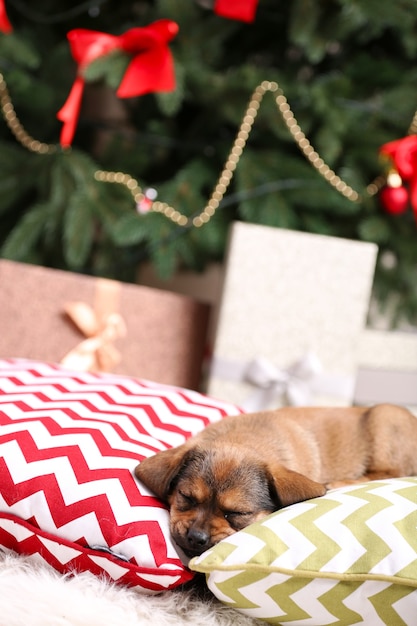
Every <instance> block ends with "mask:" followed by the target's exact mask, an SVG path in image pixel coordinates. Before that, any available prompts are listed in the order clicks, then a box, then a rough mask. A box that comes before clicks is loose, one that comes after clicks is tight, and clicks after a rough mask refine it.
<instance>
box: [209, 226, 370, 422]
mask: <svg viewBox="0 0 417 626" xmlns="http://www.w3.org/2000/svg"><path fill="white" fill-rule="evenodd" d="M376 254H377V247H376V246H375V245H374V244H370V243H362V242H356V241H350V240H346V239H341V238H335V237H328V236H322V235H312V234H307V233H301V232H295V231H289V230H284V229H278V228H270V227H266V226H258V225H252V224H245V223H235V224H234V225H233V227H232V230H231V234H230V238H229V246H228V253H227V261H226V272H225V280H224V285H223V292H222V299H221V303H220V309H219V316H218V325H217V329H216V335H215V340H214V348H213V358H212V363H211V366H210V369H209V372H208V380H207V390H208V393H209V394H211V395H214V396H217V397H220V398H222V399H225V400H226V399H227V400H229V401H232V402H235V403H237V404H240V405H241V406H242V407H243V408H244V409H246V410H259V409H261V408H271V407H275V406H281V405H283V404H315V405H319V404H327V405H329V404H337V405H349V404H351V402H352V400H353V393H354V385H355V375H356V366H357V357H356V353H357V343H358V338H359V336H360V333H361V332H362V330H363V327H364V324H365V321H366V316H367V312H368V307H369V297H370V291H371V286H372V281H373V274H374V269H375V261H376Z"/></svg>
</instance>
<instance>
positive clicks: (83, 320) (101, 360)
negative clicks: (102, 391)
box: [61, 302, 126, 372]
mask: <svg viewBox="0 0 417 626" xmlns="http://www.w3.org/2000/svg"><path fill="white" fill-rule="evenodd" d="M64 310H65V312H66V314H67V315H68V316H69V318H70V319H71V320H72V322H73V323H74V324H75V325H76V326H77V328H78V329H79V330H80V331H81V332H82V333H83V335H85V336H86V337H87V339H84V340H83V341H81V342H80V343H79V344H78V345H77V346H76V347H75V348H73V349H72V350H70V351H69V352H68V353H67V354H66V355H65V356H64V358H63V359H61V364H62V365H65V367H68V368H70V369H74V370H77V371H82V372H94V371H99V372H109V371H111V370H112V369H113V368H114V367H115V366H116V365H117V363H119V362H120V353H119V351H118V350H117V349H116V348H115V347H114V346H113V342H114V341H115V340H116V339H118V338H119V337H124V336H125V335H126V325H125V323H124V320H123V318H122V316H121V315H119V313H110V314H109V315H107V316H105V317H104V319H101V320H100V319H99V318H98V316H97V314H96V313H95V311H94V310H93V309H92V308H91V307H90V306H89V305H88V304H86V303H85V302H69V303H68V304H66V305H65V307H64Z"/></svg>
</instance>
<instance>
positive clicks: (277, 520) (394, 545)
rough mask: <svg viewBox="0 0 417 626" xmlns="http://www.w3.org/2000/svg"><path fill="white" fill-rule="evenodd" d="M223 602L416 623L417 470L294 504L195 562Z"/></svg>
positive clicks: (311, 624) (317, 625) (319, 622)
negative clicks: (416, 475) (415, 474)
mask: <svg viewBox="0 0 417 626" xmlns="http://www.w3.org/2000/svg"><path fill="white" fill-rule="evenodd" d="M190 568H191V569H192V570H195V571H197V572H202V573H204V574H206V578H207V584H208V586H209V587H210V589H211V591H212V592H213V593H214V595H215V596H217V598H218V599H219V600H221V601H222V602H224V603H225V604H227V605H229V606H231V607H233V608H235V609H238V610H239V611H241V612H242V613H245V614H247V615H249V616H251V617H256V618H260V619H263V620H265V621H267V622H270V623H271V624H292V625H294V624H297V626H302V625H303V624H305V625H306V626H307V625H308V626H324V624H332V625H336V624H337V625H346V626H348V625H351V624H363V625H364V626H376V625H383V624H387V625H389V626H393V625H394V624H395V626H404V625H409V626H415V625H416V624H417V621H416V620H417V478H401V479H400V478H396V479H390V480H384V481H375V482H368V483H363V484H361V485H354V486H349V487H344V488H342V489H338V490H334V491H330V492H329V493H327V494H326V495H325V496H323V497H321V498H315V499H313V500H308V501H306V502H300V503H298V504H294V505H292V506H289V507H287V508H285V509H282V510H280V511H277V512H276V513H273V514H272V515H270V516H269V517H267V518H265V519H264V520H262V522H258V523H256V524H252V525H251V526H248V527H247V528H245V529H244V530H241V531H239V532H237V533H235V534H234V535H232V536H231V537H228V538H227V539H224V540H223V541H221V542H220V543H219V544H217V545H216V546H214V548H211V549H210V550H207V551H206V552H205V553H204V554H202V555H201V556H199V557H196V558H194V559H192V560H191V562H190Z"/></svg>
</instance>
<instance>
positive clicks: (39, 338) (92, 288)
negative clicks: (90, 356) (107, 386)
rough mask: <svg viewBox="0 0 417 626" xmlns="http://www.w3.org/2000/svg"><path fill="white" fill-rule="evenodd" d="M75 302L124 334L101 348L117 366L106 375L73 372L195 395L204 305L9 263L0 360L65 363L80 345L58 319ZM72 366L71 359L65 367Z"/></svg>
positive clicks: (0, 290)
mask: <svg viewBox="0 0 417 626" xmlns="http://www.w3.org/2000/svg"><path fill="white" fill-rule="evenodd" d="M74 301H77V302H82V303H83V305H81V308H83V307H84V308H87V309H89V311H90V314H91V315H92V314H93V312H94V313H96V314H98V315H97V319H98V320H100V319H104V317H101V314H105V315H108V314H117V315H116V316H114V315H113V317H114V319H116V321H117V324H116V326H120V327H121V329H122V330H123V327H125V331H126V333H125V335H124V336H118V337H117V338H115V339H114V340H112V341H109V342H107V346H106V350H107V351H108V352H109V354H110V357H113V356H115V355H116V356H118V357H119V362H117V358H116V359H115V363H114V364H113V363H112V365H111V367H101V368H100V367H99V366H98V367H88V368H87V367H85V368H83V367H80V368H78V367H77V368H75V369H92V370H94V369H103V370H111V371H112V372H113V373H116V374H125V375H129V376H135V377H139V378H145V379H147V380H152V381H155V382H158V383H163V384H169V385H176V386H181V387H187V388H190V389H198V387H199V383H200V376H201V365H202V361H203V356H204V351H205V340H206V333H207V326H208V315H209V307H208V306H207V305H206V304H202V303H200V302H197V301H195V300H194V299H192V298H189V297H186V296H182V295H177V294H173V293H170V292H166V291H161V290H158V289H152V288H150V287H143V286H140V285H133V284H126V283H119V282H117V281H113V280H111V281H110V280H106V279H100V278H93V277H91V276H85V275H81V274H75V273H72V272H66V271H62V270H56V269H49V268H44V267H39V266H35V265H27V264H24V263H17V262H14V261H8V260H1V261H0V304H1V306H0V328H1V334H0V357H1V358H12V357H16V358H28V359H35V360H42V361H48V362H56V363H60V362H61V361H62V359H63V358H64V357H65V356H66V355H68V353H71V357H72V356H73V352H72V351H73V350H74V349H75V348H77V347H79V345H80V343H81V342H83V341H84V342H85V340H86V334H84V333H83V332H81V330H80V328H79V326H78V325H76V324H75V323H74V322H73V321H72V320H71V319H70V317H69V316H68V314H67V313H66V312H65V307H66V306H67V304H68V303H69V302H74ZM86 305H88V306H87V307H86ZM89 311H88V310H87V313H88V312H89ZM84 312H85V311H84ZM91 315H90V317H91ZM120 316H121V319H120ZM87 317H88V315H87ZM93 317H95V315H94V316H93ZM112 319H113V318H112ZM87 321H88V320H87ZM90 321H91V320H90ZM106 332H107V331H106ZM90 341H91V340H90ZM92 341H93V342H96V339H93V340H92ZM107 356H108V355H107ZM73 363H74V359H73V358H71V359H69V360H68V361H67V362H65V365H68V367H71V366H72V365H73ZM105 363H106V364H107V365H108V364H109V362H108V359H107V360H106V361H105ZM71 368H72V367H71Z"/></svg>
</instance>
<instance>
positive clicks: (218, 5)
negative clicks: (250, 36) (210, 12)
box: [214, 0, 258, 22]
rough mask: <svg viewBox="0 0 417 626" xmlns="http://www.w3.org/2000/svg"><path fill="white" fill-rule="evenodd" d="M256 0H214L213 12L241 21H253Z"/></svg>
mask: <svg viewBox="0 0 417 626" xmlns="http://www.w3.org/2000/svg"><path fill="white" fill-rule="evenodd" d="M257 6H258V0H216V2H215V4H214V12H215V13H217V15H221V16H222V17H228V18H229V19H232V20H241V21H242V22H253V20H254V19H255V14H256V8H257Z"/></svg>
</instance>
